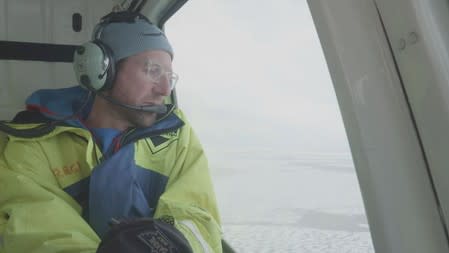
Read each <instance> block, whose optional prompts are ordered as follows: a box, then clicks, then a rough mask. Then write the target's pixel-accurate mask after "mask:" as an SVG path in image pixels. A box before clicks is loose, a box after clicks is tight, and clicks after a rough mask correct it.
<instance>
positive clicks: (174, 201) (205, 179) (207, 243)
mask: <svg viewBox="0 0 449 253" xmlns="http://www.w3.org/2000/svg"><path fill="white" fill-rule="evenodd" d="M164 216H168V217H173V218H174V220H175V227H176V228H177V229H178V230H180V231H181V232H182V233H183V234H184V236H185V237H186V238H187V240H188V241H189V243H190V245H191V246H192V249H193V252H195V253H203V252H204V253H206V252H207V253H208V252H222V248H221V226H220V219H219V214H218V208H217V203H216V199H215V193H214V190H213V186H212V181H211V177H210V173H209V168H208V164H207V160H206V157H205V154H204V151H203V149H202V147H201V145H200V143H199V141H198V139H197V137H196V136H195V134H194V132H193V130H192V128H191V127H190V125H189V124H187V123H186V125H185V126H184V127H183V128H182V129H181V131H180V133H179V145H178V150H177V158H176V162H175V166H174V168H173V170H172V172H171V174H170V177H169V181H168V184H167V187H166V190H165V192H164V193H163V194H162V195H161V197H160V199H159V202H158V205H157V208H156V213H155V218H163V217H164Z"/></svg>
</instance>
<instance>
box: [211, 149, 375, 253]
mask: <svg viewBox="0 0 449 253" xmlns="http://www.w3.org/2000/svg"><path fill="white" fill-rule="evenodd" d="M209 160H210V161H211V167H212V168H213V170H212V173H213V177H214V182H215V189H216V193H217V198H218V201H219V205H220V209H221V216H222V223H223V230H224V234H225V238H226V239H227V241H228V242H229V243H230V244H231V245H232V246H233V247H234V248H235V249H236V250H237V252H245V253H246V252H257V253H262V252H276V253H277V252H295V253H315V252H317V253H318V252H320V253H327V252H329V253H331V252H332V253H372V252H374V249H373V246H372V242H371V236H370V233H369V227H368V223H367V220H366V216H365V211H364V208H363V203H362V198H361V194H360V189H359V185H358V182H357V178H356V174H355V171H354V167H353V165H352V161H351V158H350V155H349V154H307V153H300V154H294V153H291V154H289V153H285V152H284V153H280V152H271V151H269V150H258V151H255V150H253V151H234V152H226V153H224V154H223V153H222V154H221V155H218V154H210V159H209Z"/></svg>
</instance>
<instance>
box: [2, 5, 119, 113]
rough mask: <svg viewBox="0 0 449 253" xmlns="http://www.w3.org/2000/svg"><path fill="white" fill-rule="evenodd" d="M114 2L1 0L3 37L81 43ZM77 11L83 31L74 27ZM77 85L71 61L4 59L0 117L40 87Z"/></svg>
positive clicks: (19, 107) (33, 40) (20, 104)
mask: <svg viewBox="0 0 449 253" xmlns="http://www.w3.org/2000/svg"><path fill="white" fill-rule="evenodd" d="M112 5H113V2H112V1H110V0H96V1H88V0H47V1H30V0H0V10H1V12H2V13H1V15H0V41H15V42H35V43H48V44H58V45H61V44H62V45H78V44H81V43H83V42H85V41H88V40H89V39H90V36H91V31H92V29H93V26H94V25H95V24H96V23H97V22H98V20H99V18H100V17H101V16H103V15H104V14H105V13H107V12H109V11H110V10H111V9H112ZM75 13H79V14H81V17H82V27H81V28H82V29H81V30H80V31H75V30H74V29H73V27H72V16H73V14H75ZM0 55H1V54H0ZM73 85H76V80H75V76H74V74H73V70H72V64H70V63H59V62H56V63H49V62H44V61H23V60H4V59H3V60H2V59H0V119H2V120H7V119H11V117H12V116H13V115H14V114H15V113H16V112H17V111H19V110H23V103H24V100H25V99H26V97H27V96H28V95H29V94H30V93H31V92H32V91H35V90H36V89H40V88H57V87H69V86H73Z"/></svg>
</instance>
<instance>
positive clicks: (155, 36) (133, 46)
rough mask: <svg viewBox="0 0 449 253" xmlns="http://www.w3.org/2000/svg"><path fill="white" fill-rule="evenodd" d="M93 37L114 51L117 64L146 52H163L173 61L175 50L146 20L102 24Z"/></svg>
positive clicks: (162, 34) (160, 32)
mask: <svg viewBox="0 0 449 253" xmlns="http://www.w3.org/2000/svg"><path fill="white" fill-rule="evenodd" d="M93 37H94V39H98V40H100V41H101V42H103V43H104V44H106V45H107V46H108V47H109V48H110V49H111V50H112V53H113V57H114V60H115V61H116V62H118V61H119V60H121V59H123V58H126V57H129V56H132V55H135V54H138V53H140V52H143V51H146V50H163V51H166V52H167V53H169V54H170V56H171V58H172V59H173V49H172V47H171V45H170V43H169V42H168V40H167V37H166V36H165V34H164V33H163V32H162V31H161V30H160V29H159V28H158V27H157V26H155V25H153V24H151V23H149V22H148V21H146V20H144V19H137V20H135V22H113V23H106V24H102V23H100V24H98V25H97V27H96V28H95V30H94V34H93Z"/></svg>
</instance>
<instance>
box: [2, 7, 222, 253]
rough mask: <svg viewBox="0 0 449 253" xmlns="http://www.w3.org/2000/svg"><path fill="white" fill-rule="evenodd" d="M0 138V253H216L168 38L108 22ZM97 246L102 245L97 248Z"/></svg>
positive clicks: (127, 16) (208, 201) (209, 200)
mask: <svg viewBox="0 0 449 253" xmlns="http://www.w3.org/2000/svg"><path fill="white" fill-rule="evenodd" d="M93 37H94V40H93V41H91V42H88V43H86V44H84V45H83V46H81V47H79V48H78V49H77V50H76V52H75V57H74V69H75V74H76V76H77V79H78V81H79V83H80V85H81V86H82V87H79V86H77V87H71V88H65V89H58V90H39V91H37V92H35V93H33V94H32V95H31V96H30V97H29V98H28V99H27V110H26V111H24V112H21V113H19V114H18V115H17V116H16V117H15V119H14V120H13V121H12V122H10V123H8V124H1V125H0V130H2V132H3V133H2V134H1V135H0V151H1V157H0V252H2V253H3V252H8V253H19V252H101V253H104V252H182V253H184V252H221V242H220V241H221V232H220V221H219V215H218V211H217V206H216V200H215V196H214V193H213V187H212V183H211V180H210V176H209V171H208V165H207V161H206V158H205V155H204V152H203V150H202V148H201V146H200V143H199V142H198V139H197V137H196V136H195V134H194V132H193V131H192V128H191V126H190V125H189V123H188V122H187V121H186V120H185V117H184V115H183V113H182V112H181V111H180V110H179V109H177V108H174V107H173V105H165V104H164V101H165V100H166V98H167V97H168V96H169V95H170V93H171V90H172V89H173V87H174V84H175V82H176V81H177V75H176V74H174V73H173V71H172V65H171V62H172V58H173V51H172V48H171V46H170V44H169V42H168V40H167V39H166V37H165V35H164V34H163V33H162V32H161V31H160V30H159V29H158V28H157V27H156V26H154V25H153V24H151V23H150V22H149V21H148V20H146V19H145V17H143V16H141V15H138V14H135V13H127V12H121V13H111V14H109V15H107V16H105V17H104V18H103V19H102V21H101V22H100V23H99V25H97V28H96V30H95V31H94V36H93ZM99 245H100V246H99Z"/></svg>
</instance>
